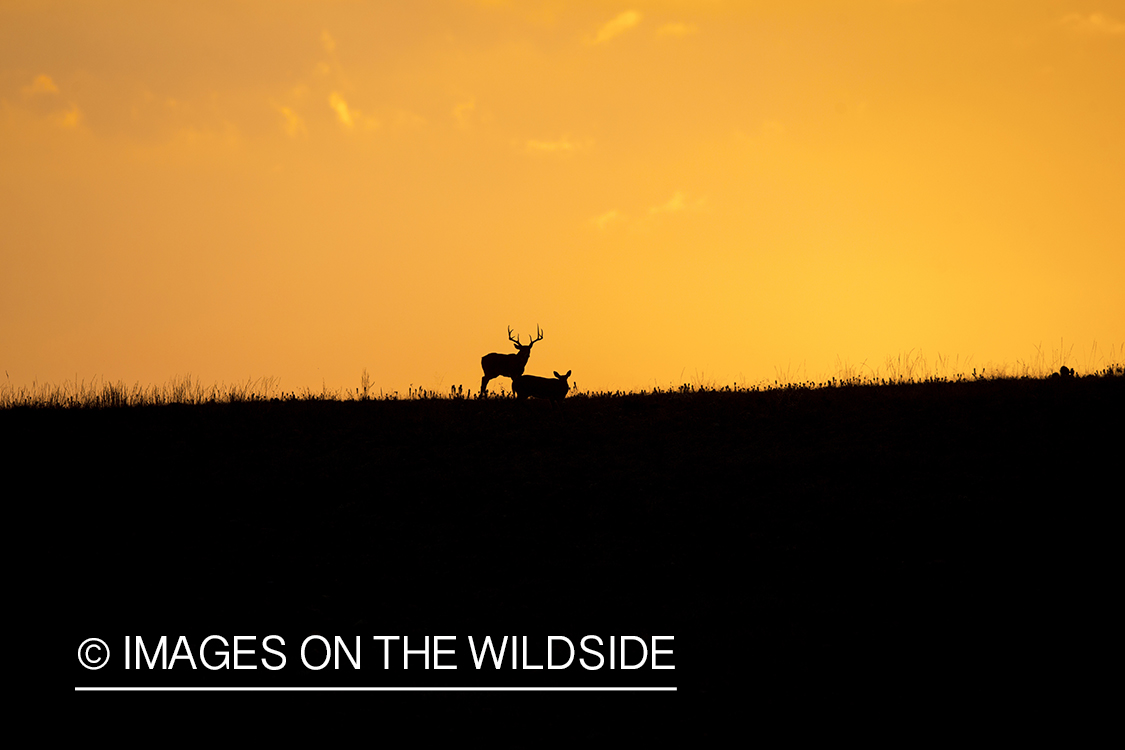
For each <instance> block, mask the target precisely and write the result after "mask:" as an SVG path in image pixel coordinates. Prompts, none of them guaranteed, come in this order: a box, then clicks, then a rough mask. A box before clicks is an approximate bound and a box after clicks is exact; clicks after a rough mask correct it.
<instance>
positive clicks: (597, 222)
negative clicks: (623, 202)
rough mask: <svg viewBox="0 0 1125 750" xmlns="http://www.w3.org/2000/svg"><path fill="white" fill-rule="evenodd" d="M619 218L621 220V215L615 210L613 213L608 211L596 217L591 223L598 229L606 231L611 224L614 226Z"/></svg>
mask: <svg viewBox="0 0 1125 750" xmlns="http://www.w3.org/2000/svg"><path fill="white" fill-rule="evenodd" d="M619 218H621V214H620V213H619V212H618V210H617V209H616V208H615V209H613V210H612V211H606V212H605V213H604V214H602V215H601V216H595V217H594V218H593V219H591V220H590V221H591V223H593V225H594V226H596V227H597V228H598V229H605V228H606V227H608V226H609V225H610V224H612V223H613V222H614V221H616V220H617V219H619Z"/></svg>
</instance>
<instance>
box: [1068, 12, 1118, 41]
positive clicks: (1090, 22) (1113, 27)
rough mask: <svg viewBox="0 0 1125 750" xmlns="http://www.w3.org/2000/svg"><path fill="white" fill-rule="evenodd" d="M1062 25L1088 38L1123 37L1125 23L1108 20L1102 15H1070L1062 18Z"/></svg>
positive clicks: (1108, 18) (1112, 19) (1107, 17)
mask: <svg viewBox="0 0 1125 750" xmlns="http://www.w3.org/2000/svg"><path fill="white" fill-rule="evenodd" d="M1061 23H1062V25H1063V26H1065V27H1067V28H1069V29H1070V30H1071V31H1073V32H1075V33H1077V34H1089V35H1090V36H1125V23H1122V22H1121V21H1118V20H1116V19H1114V18H1110V17H1109V16H1107V15H1105V14H1104V13H1091V14H1089V15H1082V14H1081V13H1071V14H1069V15H1067V16H1064V17H1063V19H1062V21H1061Z"/></svg>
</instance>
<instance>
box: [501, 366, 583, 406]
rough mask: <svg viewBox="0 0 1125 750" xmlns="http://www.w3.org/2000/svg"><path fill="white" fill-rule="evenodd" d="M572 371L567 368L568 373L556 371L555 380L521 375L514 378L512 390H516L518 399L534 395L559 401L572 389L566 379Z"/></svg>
mask: <svg viewBox="0 0 1125 750" xmlns="http://www.w3.org/2000/svg"><path fill="white" fill-rule="evenodd" d="M571 372H572V371H571V370H567V371H566V375H559V374H558V373H557V372H556V373H555V380H551V379H550V378H540V377H536V376H535V375H519V376H517V377H514V378H512V390H513V391H515V393H516V398H517V399H525V398H527V397H528V396H534V397H535V398H549V399H551V400H552V401H559V400H561V399H564V398H566V394H567V392H568V391H570V383H568V382H566V379H567V378H569V377H570V373H571Z"/></svg>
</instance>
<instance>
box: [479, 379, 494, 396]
mask: <svg viewBox="0 0 1125 750" xmlns="http://www.w3.org/2000/svg"><path fill="white" fill-rule="evenodd" d="M489 380H492V378H490V377H488V376H487V375H485V376H484V377H483V378H481V379H480V395H482V396H483V395H484V394H485V392H486V391H487V390H488V381H489Z"/></svg>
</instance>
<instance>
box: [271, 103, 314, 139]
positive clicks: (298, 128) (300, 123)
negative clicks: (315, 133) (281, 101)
mask: <svg viewBox="0 0 1125 750" xmlns="http://www.w3.org/2000/svg"><path fill="white" fill-rule="evenodd" d="M277 111H278V112H280V113H281V116H282V117H284V118H285V123H284V125H283V127H284V128H285V132H286V133H287V134H288V135H289V137H290V138H296V137H297V136H301V135H307V134H308V131H307V130H306V129H305V121H304V120H302V119H301V116H300V115H298V114H297V113H296V112H294V111H293V110H292V109H290V108H289V107H278V108H277Z"/></svg>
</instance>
